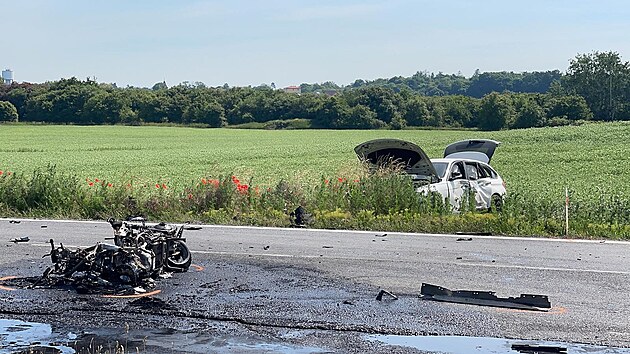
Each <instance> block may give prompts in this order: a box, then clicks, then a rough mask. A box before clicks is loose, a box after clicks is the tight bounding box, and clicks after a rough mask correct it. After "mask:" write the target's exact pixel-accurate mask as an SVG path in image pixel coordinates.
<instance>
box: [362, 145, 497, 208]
mask: <svg viewBox="0 0 630 354" xmlns="http://www.w3.org/2000/svg"><path fill="white" fill-rule="evenodd" d="M499 144H500V142H498V141H494V140H487V139H473V140H463V141H458V142H455V143H452V144H450V145H448V146H447V147H446V149H445V150H444V158H441V159H429V158H428V157H427V155H426V154H425V152H424V151H423V150H422V149H421V148H420V147H419V146H418V145H416V144H414V143H411V142H408V141H404V140H398V139H376V140H371V141H367V142H365V143H363V144H360V145H358V146H357V147H355V148H354V151H355V152H356V153H357V155H358V156H359V158H361V159H362V160H365V161H367V162H369V163H371V164H374V165H382V164H384V163H391V162H392V161H394V162H396V163H401V164H403V167H404V170H405V172H406V173H407V174H409V175H411V177H412V178H413V180H414V184H415V185H416V186H417V189H416V191H417V192H419V193H423V194H427V193H428V192H429V191H435V192H438V193H440V194H441V195H442V196H443V197H444V198H445V199H446V200H448V201H449V203H450V204H451V206H452V208H453V210H459V209H460V207H461V203H462V200H464V198H465V197H466V196H467V195H474V199H475V204H476V208H477V209H478V210H482V209H486V210H490V209H492V208H496V209H498V208H500V207H501V205H502V204H503V198H504V197H505V194H506V189H505V182H504V181H503V179H502V178H501V176H499V174H498V173H497V172H496V171H495V170H494V169H493V168H492V167H490V165H489V163H490V159H491V158H492V155H493V154H494V151H495V149H496V148H497V146H499ZM469 192H472V194H470V193H469Z"/></svg>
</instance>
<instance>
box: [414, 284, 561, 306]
mask: <svg viewBox="0 0 630 354" xmlns="http://www.w3.org/2000/svg"><path fill="white" fill-rule="evenodd" d="M420 294H421V295H422V298H423V299H426V300H435V301H445V302H455V303H461V304H471V305H480V306H494V307H506V308H514V309H521V310H532V311H548V310H549V309H550V308H551V303H550V302H549V298H548V297H547V295H532V294H521V295H520V296H519V297H507V298H501V297H498V296H496V295H495V293H494V292H493V291H476V290H449V289H447V288H443V287H441V286H437V285H431V284H425V283H422V288H421V290H420Z"/></svg>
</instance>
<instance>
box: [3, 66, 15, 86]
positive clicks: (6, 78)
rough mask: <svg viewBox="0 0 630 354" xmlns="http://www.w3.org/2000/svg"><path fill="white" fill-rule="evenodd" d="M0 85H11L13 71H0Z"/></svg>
mask: <svg viewBox="0 0 630 354" xmlns="http://www.w3.org/2000/svg"><path fill="white" fill-rule="evenodd" d="M2 83H3V84H5V85H11V84H12V83H13V71H12V70H11V69H4V70H2Z"/></svg>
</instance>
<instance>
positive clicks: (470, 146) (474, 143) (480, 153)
mask: <svg viewBox="0 0 630 354" xmlns="http://www.w3.org/2000/svg"><path fill="white" fill-rule="evenodd" d="M499 144H501V143H500V142H498V141H494V140H488V139H470V140H462V141H458V142H456V143H452V144H450V145H449V146H447V147H446V149H445V150H444V157H448V158H463V159H471V160H478V161H482V162H485V163H489V162H490V160H491V159H492V155H494V150H495V149H496V148H497V146H499Z"/></svg>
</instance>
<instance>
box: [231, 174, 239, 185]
mask: <svg viewBox="0 0 630 354" xmlns="http://www.w3.org/2000/svg"><path fill="white" fill-rule="evenodd" d="M232 182H234V184H236V185H239V184H241V181H240V180H239V179H238V178H236V176H232Z"/></svg>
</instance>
